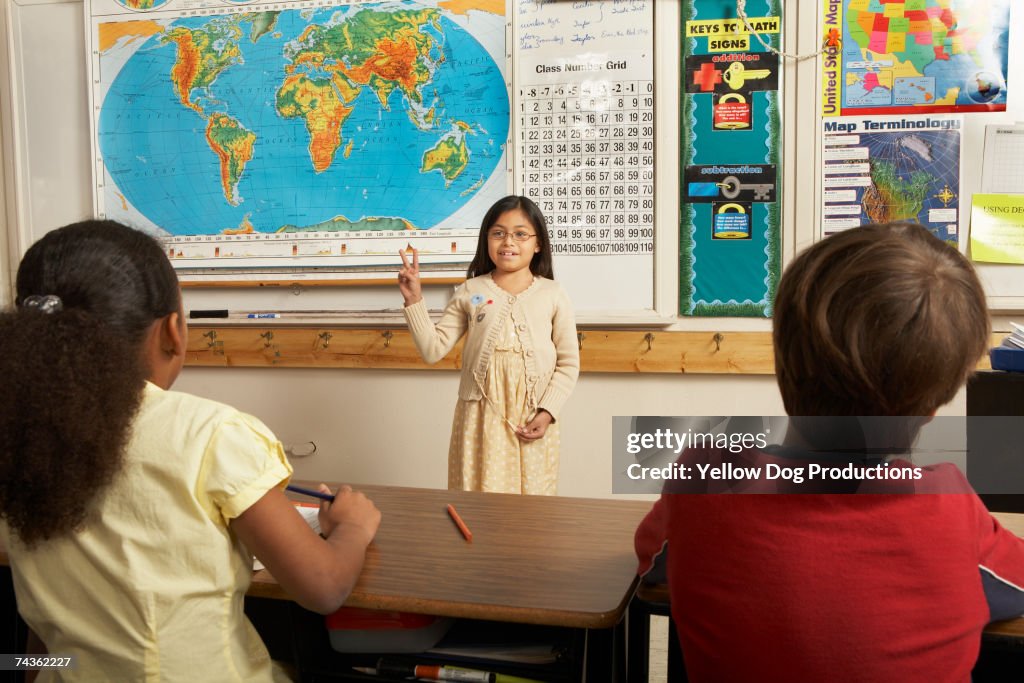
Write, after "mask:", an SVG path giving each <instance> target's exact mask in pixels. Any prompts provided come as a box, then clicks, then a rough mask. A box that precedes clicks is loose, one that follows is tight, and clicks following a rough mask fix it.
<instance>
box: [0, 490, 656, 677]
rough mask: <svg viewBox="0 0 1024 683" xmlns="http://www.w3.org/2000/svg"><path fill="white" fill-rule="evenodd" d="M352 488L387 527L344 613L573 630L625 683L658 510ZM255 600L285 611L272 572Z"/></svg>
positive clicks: (594, 670)
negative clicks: (644, 525)
mask: <svg viewBox="0 0 1024 683" xmlns="http://www.w3.org/2000/svg"><path fill="white" fill-rule="evenodd" d="M295 483H296V484H298V485H300V486H302V485H305V486H308V487H315V486H316V484H317V483H318V482H301V481H297V482H295ZM355 487H356V488H357V489H359V490H361V491H363V492H365V493H366V494H367V495H368V496H369V497H370V498H371V499H372V500H373V501H374V503H375V504H376V505H377V507H378V508H379V509H380V510H381V513H382V515H383V521H382V523H381V526H380V530H379V531H378V533H377V537H376V538H375V539H374V542H373V544H371V546H370V547H369V549H368V552H367V557H366V564H365V567H364V570H363V573H362V574H361V576H360V578H359V581H358V582H357V584H356V586H355V588H354V590H353V591H352V594H351V595H350V596H349V599H348V600H347V601H346V603H345V604H346V605H347V606H351V607H364V608H369V609H380V610H396V611H403V612H416V613H420V614H430V615H437V616H446V617H460V618H471V619H482V620H487V621H495V622H512V623H520V624H533V625H542V626H554V627H563V628H565V629H571V630H572V631H573V632H578V633H581V634H585V636H584V637H581V638H579V639H577V642H579V643H580V644H581V645H582V644H583V643H586V645H585V647H586V655H585V661H586V670H587V671H588V672H589V676H588V680H591V681H595V680H596V681H607V680H615V679H616V678H619V679H621V673H622V672H623V671H624V667H625V662H624V657H623V656H622V655H623V654H624V634H623V632H622V629H621V624H622V620H623V619H622V618H623V614H624V613H625V610H626V607H627V605H628V604H629V600H630V598H631V597H632V594H633V590H634V587H635V586H636V582H637V579H636V565H637V561H636V557H635V555H634V551H633V532H634V531H635V530H636V527H637V525H638V524H639V523H640V521H641V520H642V519H643V517H644V515H645V514H646V513H647V511H648V510H649V509H650V507H651V503H650V502H645V501H624V500H607V499H606V500H595V499H582V498H563V497H546V496H519V495H506V494H495V493H475V492H465V491H447V490H430V489H416V488H399V487H390V486H362V485H355ZM332 488H333V486H332ZM299 498H302V497H301V496H296V499H299ZM305 500H309V499H305ZM449 504H451V505H453V506H454V507H455V509H456V510H457V511H458V514H459V515H460V516H461V518H462V520H463V521H464V522H465V524H466V526H467V527H468V528H469V530H470V531H471V532H472V536H473V540H472V542H467V541H466V539H465V538H464V537H463V535H462V533H461V532H460V531H459V529H458V527H457V526H456V525H455V523H454V522H453V521H452V519H451V518H450V517H449V515H448V512H447V509H446V506H447V505H449ZM0 562H3V563H4V564H7V562H8V560H7V555H6V552H4V550H3V549H2V548H0ZM248 595H249V596H254V597H257V598H275V599H278V600H288V596H287V595H285V593H284V591H283V590H282V589H281V587H280V585H279V584H278V583H277V582H276V581H275V580H274V578H273V577H272V576H271V575H270V574H269V573H268V572H267V571H266V570H262V571H258V572H255V573H254V576H253V582H252V585H251V586H250V588H249V592H248ZM319 623H320V624H322V621H321V622H319ZM321 628H322V626H321ZM616 646H617V647H618V655H613V651H614V650H616ZM578 659H579V661H580V662H581V663H582V661H583V656H579V657H578ZM300 665H301V664H300ZM615 672H618V673H619V674H620V675H619V676H617V677H616V676H614V675H613V674H614V673H615Z"/></svg>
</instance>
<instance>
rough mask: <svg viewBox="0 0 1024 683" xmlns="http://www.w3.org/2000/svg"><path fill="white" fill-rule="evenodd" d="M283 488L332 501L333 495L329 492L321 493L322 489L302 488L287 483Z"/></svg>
mask: <svg viewBox="0 0 1024 683" xmlns="http://www.w3.org/2000/svg"><path fill="white" fill-rule="evenodd" d="M285 489H287V490H289V491H291V492H292V493H301V494H302V495H304V496H312V497H313V498H319V499H320V500H326V501H329V502H331V503H333V502H334V496H332V495H331V494H329V493H323V492H322V491H315V490H313V489H306V488H302V487H301V486H293V485H292V484H288V485H287V486H285Z"/></svg>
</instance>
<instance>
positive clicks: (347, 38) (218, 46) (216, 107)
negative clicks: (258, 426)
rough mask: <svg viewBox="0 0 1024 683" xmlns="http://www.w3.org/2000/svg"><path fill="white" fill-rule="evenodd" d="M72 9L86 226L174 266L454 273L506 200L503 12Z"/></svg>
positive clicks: (196, 4) (484, 6) (386, 6)
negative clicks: (94, 223)
mask: <svg viewBox="0 0 1024 683" xmlns="http://www.w3.org/2000/svg"><path fill="white" fill-rule="evenodd" d="M86 9H87V12H88V15H87V16H88V21H89V31H88V33H89V35H88V37H87V42H88V45H89V49H90V57H91V74H90V76H91V86H92V92H91V99H92V102H91V104H92V111H91V113H92V124H93V133H94V136H93V150H94V158H95V183H96V209H97V214H98V215H100V216H103V217H106V218H112V219H115V220H119V221H122V222H125V223H127V224H129V225H132V226H135V227H138V228H141V229H144V230H146V231H148V232H152V233H154V234H157V235H158V236H160V237H161V238H162V239H164V240H165V243H166V246H167V250H168V256H169V257H170V258H171V260H172V263H174V265H175V267H177V268H183V269H189V270H191V269H199V270H201V271H202V272H207V273H213V276H212V277H213V278H214V279H218V278H223V279H232V278H237V279H253V278H252V277H251V275H249V276H247V277H246V276H244V275H243V274H244V273H247V272H248V273H252V272H264V271H267V270H275V269H282V268H283V269H285V270H291V269H302V268H305V267H309V268H310V270H321V269H322V270H325V271H333V270H337V271H338V272H344V271H346V270H347V271H349V272H354V271H358V272H361V273H364V274H365V273H366V272H367V271H373V270H375V269H377V270H387V271H388V274H389V275H390V274H392V273H393V271H394V268H395V267H396V263H397V254H396V252H397V250H398V249H403V248H407V247H408V246H413V247H416V248H418V249H419V250H420V253H421V262H423V263H424V264H426V267H427V268H428V269H429V268H431V267H433V268H434V269H440V270H444V269H451V270H460V271H461V270H462V269H463V268H464V264H465V263H467V262H468V261H469V260H470V259H471V258H472V255H473V253H474V251H475V248H476V238H477V233H478V230H479V221H480V217H481V216H482V215H483V214H484V213H485V212H486V210H487V208H488V207H490V206H491V204H493V203H494V202H495V201H496V200H497V199H499V198H501V197H502V196H505V195H506V194H508V188H509V172H508V168H507V161H506V147H507V137H508V131H509V91H508V82H507V64H506V61H507V60H506V57H505V16H504V14H505V3H504V1H503V0H417V1H416V2H411V1H396V2H382V3H360V2H337V1H336V0H276V1H274V2H259V1H258V0H253V1H248V2H247V1H245V0H242V1H232V2H223V1H222V0H116V1H115V0H91V1H88V2H87V8H86ZM252 269H255V270H252ZM193 272H196V271H193ZM338 277H341V278H344V277H345V276H344V275H339V276H338Z"/></svg>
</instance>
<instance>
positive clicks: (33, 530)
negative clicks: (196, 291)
mask: <svg viewBox="0 0 1024 683" xmlns="http://www.w3.org/2000/svg"><path fill="white" fill-rule="evenodd" d="M17 282H18V303H19V304H20V306H19V308H16V309H15V310H13V311H10V312H6V313H0V376H2V377H3V378H4V379H3V382H2V383H0V518H2V519H4V520H6V522H7V524H8V526H9V527H10V528H11V530H12V531H13V532H14V534H16V535H17V536H18V538H19V539H20V540H21V542H22V543H24V544H25V545H27V546H29V547H31V546H33V545H35V544H36V543H39V542H42V541H47V540H50V539H53V538H56V537H59V536H61V535H64V534H70V533H72V532H74V531H77V530H80V529H81V528H82V527H83V526H84V525H85V523H86V522H87V521H88V517H89V515H90V513H91V511H92V510H94V509H95V508H96V506H97V504H98V503H99V501H100V500H101V498H102V496H103V494H104V492H105V491H106V490H107V488H108V487H109V486H110V484H111V483H112V482H113V481H114V480H115V478H116V477H117V474H118V472H119V471H120V469H121V466H122V462H123V457H124V450H125V446H126V444H127V442H128V439H129V438H130V432H131V429H130V428H131V424H132V421H133V419H134V417H135V414H136V412H137V410H138V407H139V405H140V403H141V400H142V391H143V387H144V386H145V380H146V377H147V376H148V374H149V373H148V368H146V367H145V365H144V362H143V355H142V350H141V342H142V340H143V338H144V336H145V332H146V330H147V329H148V328H149V326H150V325H151V324H152V322H153V321H155V320H157V319H159V318H161V317H163V316H165V315H167V314H169V313H172V312H174V311H177V310H179V308H180V302H179V293H178V287H177V278H176V276H175V274H174V271H173V269H172V268H171V266H170V263H169V262H168V261H167V258H166V257H165V256H164V254H163V250H162V249H161V248H160V246H159V245H158V244H157V242H156V241H155V240H153V239H152V238H151V237H149V236H147V235H145V234H143V233H140V232H137V231H135V230H132V229H131V228H127V227H125V226H122V225H120V224H118V223H113V222H111V221H87V222H85V223H78V224H75V225H72V226H67V227H65V228H61V229H60V230H55V231H53V232H51V233H49V234H47V236H46V237H44V238H43V239H42V240H40V241H39V242H37V243H36V244H35V245H33V246H32V248H30V249H29V251H28V252H27V253H26V254H25V258H24V259H23V260H22V263H21V266H20V267H19V269H18V280H17ZM53 300H57V302H58V304H57V305H55V306H51V305H49V302H51V301H53ZM40 301H44V302H45V303H44V304H43V305H40V304H39V302H40Z"/></svg>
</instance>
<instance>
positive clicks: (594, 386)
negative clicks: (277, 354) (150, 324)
mask: <svg viewBox="0 0 1024 683" xmlns="http://www.w3.org/2000/svg"><path fill="white" fill-rule="evenodd" d="M175 388H176V389H180V390H182V391H189V392H193V393H196V394H200V395H203V396H209V397H211V398H216V399H219V400H222V401H225V402H227V403H231V404H233V405H236V406H238V407H239V408H241V409H243V410H247V411H250V412H252V413H254V414H256V415H258V416H259V417H260V418H261V419H263V420H264V421H265V422H266V423H267V425H268V426H269V427H270V428H271V429H273V430H274V431H275V432H276V433H277V434H278V436H279V437H280V438H281V440H282V441H283V442H284V443H285V444H286V446H295V447H296V448H297V450H301V447H302V446H304V443H305V442H307V441H313V442H315V443H316V445H317V453H316V454H315V455H313V456H310V457H307V458H293V459H292V464H293V465H294V466H295V474H296V476H297V477H298V478H306V479H323V480H327V481H351V482H356V483H360V482H363V483H375V484H376V483H380V484H393V485H402V486H422V487H444V486H445V485H446V482H447V465H446V463H447V454H448V436H449V433H450V427H451V417H452V410H453V408H454V405H455V400H456V396H457V394H458V373H457V372H455V371H443V370H437V371H433V370H431V371H397V370H300V369H289V368H268V369H262V368H197V367H191V368H185V371H184V372H183V373H182V376H181V378H180V379H179V380H178V382H177V384H176V385H175ZM965 406H966V404H965V400H964V394H963V392H962V391H961V392H960V394H958V395H957V397H956V399H955V400H954V401H953V402H952V403H950V405H948V406H946V407H945V408H944V409H943V410H942V411H940V413H941V414H948V415H963V414H965V412H964V411H965ZM782 414H784V411H783V408H782V399H781V397H780V396H779V392H778V389H777V388H776V386H775V378H774V377H771V376H744V375H630V374H605V373H587V372H584V373H583V374H582V375H581V376H580V381H579V384H578V385H577V387H576V391H575V392H574V393H573V395H572V397H571V398H570V399H569V401H568V403H567V404H566V406H565V409H564V411H563V415H562V420H561V422H562V460H561V471H560V474H559V482H558V492H559V494H560V495H565V496H582V497H593V498H604V497H611V496H612V493H611V476H612V448H611V436H612V417H614V416H616V415H782Z"/></svg>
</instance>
